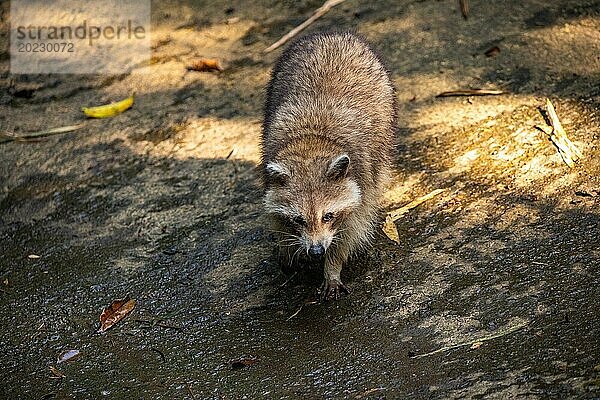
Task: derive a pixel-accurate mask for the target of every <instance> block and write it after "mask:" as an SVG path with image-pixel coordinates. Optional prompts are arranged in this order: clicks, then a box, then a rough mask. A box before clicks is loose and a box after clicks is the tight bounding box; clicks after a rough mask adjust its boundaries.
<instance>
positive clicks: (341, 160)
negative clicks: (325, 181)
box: [327, 154, 350, 180]
mask: <svg viewBox="0 0 600 400" xmlns="http://www.w3.org/2000/svg"><path fill="white" fill-rule="evenodd" d="M349 166H350V157H348V154H341V155H339V156H337V157H336V158H334V159H333V161H331V164H329V168H327V177H328V178H329V179H332V180H340V179H343V178H345V177H346V174H347V173H348V167H349Z"/></svg>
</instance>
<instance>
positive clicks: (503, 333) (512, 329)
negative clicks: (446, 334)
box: [410, 322, 527, 358]
mask: <svg viewBox="0 0 600 400" xmlns="http://www.w3.org/2000/svg"><path fill="white" fill-rule="evenodd" d="M525 326H527V322H522V323H520V324H517V325H515V326H512V327H510V328H507V329H504V330H500V331H499V332H498V333H495V334H493V335H487V336H483V337H480V338H477V339H473V340H470V341H468V342H463V343H457V344H453V345H451V346H446V347H442V348H441V349H437V350H434V351H431V352H429V353H424V354H417V355H414V356H412V357H410V358H423V357H428V356H432V355H434V354H438V353H443V352H445V351H448V350H454V349H458V348H459V347H465V346H472V345H474V344H475V343H483V342H486V341H488V340H492V339H497V338H499V337H502V336H506V335H508V334H510V333H513V332H515V331H518V330H519V329H521V328H523V327H525Z"/></svg>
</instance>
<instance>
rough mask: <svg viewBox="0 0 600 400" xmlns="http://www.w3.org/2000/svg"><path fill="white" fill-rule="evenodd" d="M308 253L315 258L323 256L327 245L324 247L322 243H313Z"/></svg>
mask: <svg viewBox="0 0 600 400" xmlns="http://www.w3.org/2000/svg"><path fill="white" fill-rule="evenodd" d="M308 254H310V255H311V256H312V257H315V258H320V257H323V254H325V247H323V245H322V244H313V245H312V246H310V249H308Z"/></svg>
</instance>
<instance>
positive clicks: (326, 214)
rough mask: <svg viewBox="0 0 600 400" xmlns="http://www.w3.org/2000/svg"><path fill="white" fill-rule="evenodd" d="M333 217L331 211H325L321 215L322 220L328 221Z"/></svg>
mask: <svg viewBox="0 0 600 400" xmlns="http://www.w3.org/2000/svg"><path fill="white" fill-rule="evenodd" d="M332 219H333V213H330V212H328V213H325V215H323V222H330V221H331V220H332Z"/></svg>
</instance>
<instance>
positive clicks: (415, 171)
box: [0, 0, 600, 399]
mask: <svg viewBox="0 0 600 400" xmlns="http://www.w3.org/2000/svg"><path fill="white" fill-rule="evenodd" d="M6 3H7V2H4V3H3V5H2V7H3V11H2V13H3V14H2V30H1V31H2V34H1V36H0V44H1V48H2V51H3V52H2V54H0V70H1V74H0V86H1V87H2V89H1V91H0V104H1V105H0V126H1V127H2V131H4V132H14V133H16V134H22V133H26V132H31V131H36V130H40V129H45V128H53V127H59V126H65V125H72V124H77V123H81V122H83V123H84V124H85V127H84V128H83V129H81V130H80V131H78V132H73V133H68V134H64V135H58V136H53V137H50V138H47V139H44V140H41V141H37V142H7V143H2V144H0V257H1V258H0V278H1V282H0V285H1V286H0V288H1V292H0V326H1V330H0V348H2V357H1V361H0V365H1V366H2V368H1V374H2V383H1V384H0V397H2V398H11V399H16V398H31V399H39V398H53V397H55V398H91V399H97V398H102V397H104V398H155V399H159V398H160V399H174V398H188V399H192V398H197V399H200V398H231V399H233V398H373V399H375V398H444V399H445V398H486V399H487V398H503V399H505V398H528V399H529V398H531V399H537V398H539V399H546V398H600V340H599V339H598V338H599V337H600V321H599V318H600V308H599V304H600V286H599V284H600V247H599V244H600V242H599V235H600V226H599V222H600V212H599V210H598V205H599V203H600V178H599V172H600V160H599V156H600V148H599V147H598V139H599V137H600V123H599V122H600V34H599V32H600V2H598V1H591V0H581V1H541V0H526V1H516V0H507V1H502V2H485V1H476V0H471V1H470V17H469V19H468V20H464V19H463V18H462V17H461V15H460V11H459V10H458V7H457V5H456V2H454V1H450V0H448V1H434V0H429V1H422V0H421V1H405V0H402V1H390V2H363V1H358V0H351V1H347V2H345V3H343V4H342V5H340V6H338V7H337V8H335V9H333V10H331V11H330V12H329V13H328V14H327V15H326V16H325V17H324V18H322V19H321V20H319V21H318V22H317V23H315V24H314V25H313V26H311V28H310V29H309V30H308V31H317V30H327V29H333V28H343V29H345V28H349V29H355V30H357V31H358V32H360V33H361V34H363V35H365V36H366V37H367V38H368V39H369V40H370V41H371V42H372V44H373V46H374V48H376V49H377V50H378V51H379V52H380V53H381V54H382V56H383V58H384V59H385V60H386V61H387V63H388V66H389V69H390V70H391V72H392V75H393V79H394V81H395V83H396V86H397V89H398V104H399V116H400V123H399V125H400V126H399V131H398V136H397V148H398V156H397V160H396V165H395V167H396V172H395V180H394V183H393V186H392V187H391V188H390V191H389V193H388V195H387V196H386V207H387V209H388V210H389V209H393V208H395V207H399V206H402V205H404V204H406V203H408V202H409V201H411V200H413V199H414V198H416V197H418V196H421V195H424V194H426V193H429V192H430V191H432V190H434V189H438V188H445V189H447V190H446V191H445V192H444V193H443V194H442V195H440V196H438V197H436V198H435V199H433V200H430V201H429V202H427V203H425V204H423V205H421V206H419V207H418V208H416V209H414V210H412V211H411V212H410V213H409V214H407V215H406V216H405V217H404V218H402V219H400V220H399V221H398V223H397V226H398V230H399V233H400V238H401V240H400V244H399V245H396V244H394V243H393V242H391V241H390V240H389V239H387V238H386V237H385V236H384V235H383V234H381V233H380V234H378V235H377V238H376V240H375V243H374V247H373V249H372V250H371V251H370V252H369V254H366V255H364V256H362V257H360V258H358V259H356V260H353V261H352V262H351V263H350V265H349V266H348V267H347V268H346V269H345V270H344V271H343V278H345V281H346V282H347V283H348V284H349V286H350V287H351V288H352V289H353V292H352V294H351V295H349V296H347V297H345V298H343V299H341V300H340V301H337V302H333V303H326V304H306V305H304V306H303V307H302V309H301V310H300V311H299V312H298V313H297V314H296V312H297V311H298V310H299V309H300V307H301V306H302V305H303V304H305V303H306V302H307V301H308V302H309V303H310V299H311V298H312V295H313V292H314V288H315V287H316V286H317V285H318V284H319V283H320V276H319V273H318V271H317V272H310V271H309V272H301V273H297V274H284V273H283V272H281V270H280V268H279V267H278V265H277V262H276V259H275V252H274V246H275V240H274V238H273V237H272V235H271V234H270V233H269V232H268V231H267V229H266V228H265V226H266V222H265V218H264V216H263V214H262V211H261V199H260V195H261V191H260V187H259V185H258V181H257V176H256V172H255V169H254V168H255V166H256V163H257V160H258V137H259V132H260V122H261V108H262V103H263V99H264V94H263V88H264V86H265V84H266V82H267V79H268V75H269V70H270V68H271V66H272V65H273V61H274V60H275V58H276V56H277V55H278V54H279V52H280V50H278V51H275V52H273V53H271V54H268V55H264V54H263V53H262V51H263V49H265V48H266V47H267V46H268V45H270V44H271V43H273V42H274V41H275V40H277V39H278V38H279V37H280V36H281V35H282V34H284V33H285V32H286V31H288V30H289V29H291V28H293V27H294V26H295V25H297V24H298V23H300V22H302V20H304V19H305V18H307V17H308V16H309V15H310V13H311V12H312V10H314V9H316V8H317V7H318V6H319V5H320V3H321V2H320V0H311V1H298V2H291V1H285V2H278V1H256V2H252V3H250V2H242V1H230V2H214V1H179V2H175V1H163V2H156V4H154V6H153V14H152V17H153V44H154V46H153V47H154V49H153V60H152V63H151V64H150V65H146V66H140V67H139V68H137V69H135V70H134V71H132V72H131V73H127V74H123V75H119V76H110V77H107V76H92V77H90V76H69V75H65V76H61V75H56V76H13V75H10V74H9V71H8V69H9V60H8V53H7V46H8V37H7V30H8V25H7V24H8V5H7V4H6ZM493 46H498V48H499V49H500V52H499V53H497V54H496V55H495V56H493V57H486V56H485V55H484V52H485V51H486V50H488V49H489V48H491V47H493ZM201 56H202V57H218V58H219V59H221V60H222V62H223V64H224V66H225V71H224V72H222V73H211V72H193V71H187V70H186V68H185V67H186V65H187V64H188V63H189V62H190V60H193V59H195V58H196V57H201ZM480 87H481V88H492V89H503V90H506V91H508V92H510V94H506V95H502V96H494V97H468V98H467V97H462V98H436V97H435V96H436V94H438V93H440V92H442V91H446V90H455V89H463V88H480ZM133 91H135V92H136V94H137V97H136V103H135V106H134V107H133V109H131V110H129V111H128V112H126V113H124V114H122V115H120V116H118V117H115V118H112V119H107V120H84V118H83V117H82V114H81V112H80V107H81V106H88V105H97V104H102V103H103V102H107V101H114V100H119V99H121V98H124V97H126V96H127V95H128V94H130V93H131V92H133ZM546 97H549V98H551V99H552V101H553V102H554V104H555V107H556V109H557V112H558V115H559V117H560V118H561V120H562V122H563V125H564V127H565V128H566V130H567V132H568V133H569V135H570V137H571V139H572V140H573V141H574V142H575V143H576V144H577V146H578V147H579V148H580V149H581V151H582V152H583V154H584V155H585V158H584V159H583V160H581V161H580V162H579V163H578V164H577V165H576V167H575V168H572V169H570V168H568V167H567V166H566V165H565V164H564V163H563V162H562V160H561V158H560V156H559V155H558V153H557V151H556V148H555V147H554V146H553V145H552V143H551V142H549V141H548V139H547V137H546V136H545V135H544V134H543V133H542V132H540V131H539V130H537V129H536V128H535V125H536V124H544V123H545V122H544V118H543V117H542V115H541V113H540V110H539V107H540V106H542V105H543V104H544V101H545V98H546ZM30 255H38V256H39V258H29V256H30ZM126 295H129V296H131V297H133V298H135V299H136V300H137V307H136V309H135V310H134V311H133V313H132V314H131V315H129V316H128V317H127V318H126V319H125V320H123V321H122V322H121V323H120V324H118V325H117V326H115V327H114V328H113V329H112V330H109V331H108V332H107V333H106V334H98V333H96V330H97V328H98V317H99V314H100V312H101V311H102V309H103V308H104V307H105V306H106V305H108V304H110V302H111V301H112V300H114V299H117V298H121V297H124V296H126ZM477 342H479V344H474V343H477ZM453 346H454V347H453ZM448 347H450V348H449V349H448ZM67 349H78V350H79V351H80V352H81V356H80V357H79V359H78V360H76V361H74V362H72V363H67V364H60V365H57V363H56V360H57V356H58V355H59V354H60V353H61V352H62V351H64V350H67ZM440 349H442V350H441V351H439V352H437V353H434V354H430V355H427V353H429V352H433V351H436V350H440ZM421 356H422V357H421ZM240 359H252V360H255V362H253V363H252V365H251V366H247V367H242V368H239V369H237V368H234V367H235V364H232V362H234V361H236V360H240ZM50 366H54V367H57V368H58V369H59V370H60V371H61V372H62V373H63V374H64V375H65V377H64V378H62V379H51V376H52V373H51V372H50V370H49V367H50Z"/></svg>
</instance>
